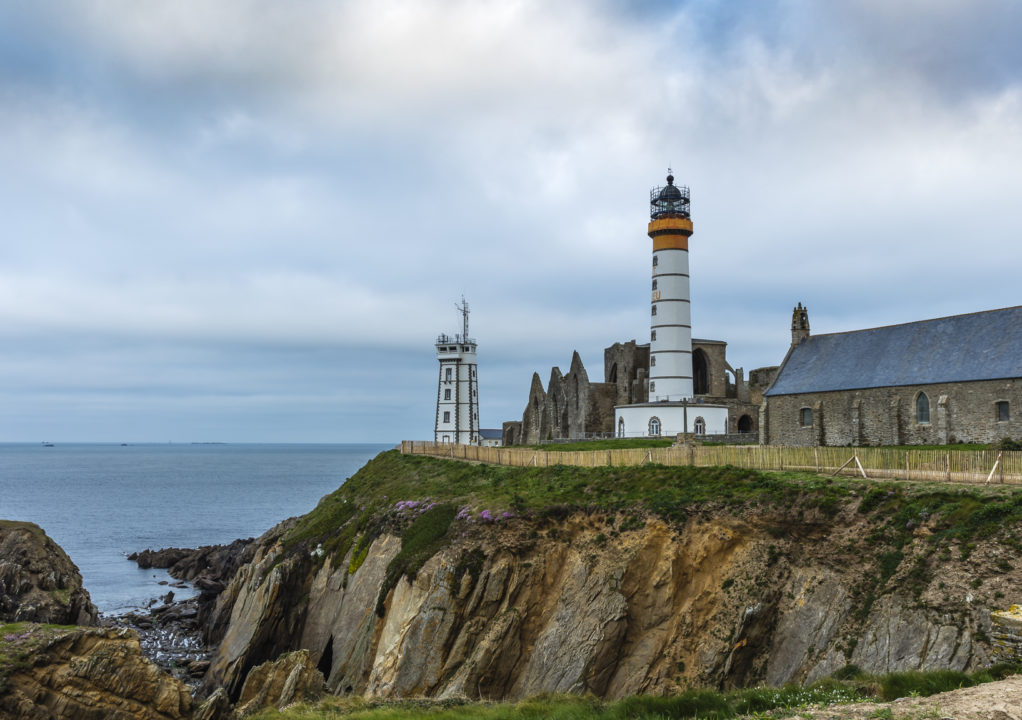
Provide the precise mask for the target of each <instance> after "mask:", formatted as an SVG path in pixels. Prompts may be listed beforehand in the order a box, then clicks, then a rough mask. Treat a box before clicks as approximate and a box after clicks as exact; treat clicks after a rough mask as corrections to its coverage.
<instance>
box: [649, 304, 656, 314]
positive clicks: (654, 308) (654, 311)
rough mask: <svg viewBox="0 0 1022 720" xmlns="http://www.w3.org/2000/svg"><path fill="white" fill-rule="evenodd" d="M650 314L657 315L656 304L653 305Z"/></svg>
mask: <svg viewBox="0 0 1022 720" xmlns="http://www.w3.org/2000/svg"><path fill="white" fill-rule="evenodd" d="M650 314H651V315H656V305H654V306H653V311H652V312H651V313H650Z"/></svg>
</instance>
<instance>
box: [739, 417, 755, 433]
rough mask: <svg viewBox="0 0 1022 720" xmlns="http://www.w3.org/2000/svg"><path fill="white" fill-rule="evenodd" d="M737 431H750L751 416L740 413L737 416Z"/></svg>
mask: <svg viewBox="0 0 1022 720" xmlns="http://www.w3.org/2000/svg"><path fill="white" fill-rule="evenodd" d="M738 432H740V433H748V432H752V418H751V417H749V416H748V415H742V416H741V417H740V418H738Z"/></svg>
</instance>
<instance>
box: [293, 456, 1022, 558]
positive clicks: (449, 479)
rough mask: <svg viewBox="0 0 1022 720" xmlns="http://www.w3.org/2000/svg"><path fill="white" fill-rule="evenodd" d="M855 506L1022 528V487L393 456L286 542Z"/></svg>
mask: <svg viewBox="0 0 1022 720" xmlns="http://www.w3.org/2000/svg"><path fill="white" fill-rule="evenodd" d="M853 505H857V506H858V510H859V512H861V513H868V514H871V515H873V516H877V517H878V518H880V519H885V520H886V521H889V522H890V523H892V527H893V526H898V525H899V524H900V526H901V527H903V528H904V527H908V528H909V529H911V527H912V526H913V525H918V524H919V523H920V522H924V521H925V522H928V523H929V524H930V526H931V527H934V528H935V530H936V531H937V532H938V533H939V534H941V535H951V536H954V537H966V536H970V537H971V536H973V535H976V534H981V535H986V534H990V533H992V532H995V531H996V530H997V529H998V528H1001V527H1004V526H1007V525H1014V524H1015V523H1017V522H1019V521H1020V520H1022V490H1010V489H1007V488H1003V487H1001V488H980V487H975V488H974V487H967V486H961V485H954V486H952V485H938V484H932V483H930V484H918V483H904V482H897V483H892V482H886V483H881V482H872V481H865V480H855V479H847V478H827V477H822V476H819V475H815V474H812V473H793V472H762V471H757V470H748V469H744V468H736V467H687V466H681V467H677V466H671V467H668V466H663V465H643V466H636V467H597V468H578V467H569V466H553V467H527V468H517V467H503V466H496V465H484V464H473V463H467V462H461V461H455V460H441V459H436V458H430V457H423V456H412V455H402V454H401V453H400V452H399V451H397V450H391V451H388V452H384V453H381V454H380V455H378V456H377V457H375V458H374V459H372V460H371V461H369V462H368V463H366V465H365V466H363V467H362V468H361V469H360V470H359V471H358V472H357V473H356V474H355V475H354V476H352V477H351V478H350V479H348V481H347V482H345V483H344V484H343V485H342V486H341V487H339V488H338V489H337V490H335V491H334V492H332V493H330V494H329V495H327V496H325V497H324V498H323V499H322V500H321V501H320V503H319V504H318V505H317V506H316V508H315V509H314V510H312V511H311V512H310V513H308V514H307V515H305V516H303V517H301V518H299V519H298V521H297V523H296V524H295V525H294V526H293V527H292V528H291V529H290V530H289V531H288V532H287V534H286V535H285V537H284V541H285V544H287V545H294V544H296V543H299V542H301V541H304V540H316V539H323V538H328V537H331V536H333V535H335V534H336V533H338V532H339V531H341V530H342V529H343V528H346V527H351V528H354V529H353V533H354V534H360V533H362V532H363V531H364V530H365V529H366V528H367V527H370V526H371V525H373V521H374V518H379V517H381V516H384V515H386V516H389V517H390V518H392V519H396V520H397V521H398V524H399V525H400V521H401V520H402V519H404V520H410V519H413V518H415V517H418V516H420V515H421V514H423V513H424V512H426V511H432V510H434V509H436V508H439V507H441V506H442V507H445V508H453V509H454V512H456V513H457V516H456V518H457V519H459V520H465V521H470V522H472V521H474V522H484V523H489V522H501V521H503V520H508V519H511V518H515V517H532V518H535V517H540V518H549V517H555V518H559V517H566V516H567V515H568V514H570V513H571V512H575V511H584V512H589V513H600V514H605V515H607V516H610V517H615V516H624V517H625V521H626V522H627V521H628V518H644V517H648V516H650V515H653V516H657V517H659V518H661V519H662V520H664V521H665V522H667V523H669V524H675V525H681V524H683V523H684V522H685V521H686V520H687V519H688V518H689V517H691V516H693V515H698V514H700V513H707V512H716V511H721V510H731V511H736V510H737V509H738V508H743V509H751V510H755V511H756V512H757V513H762V514H764V515H770V514H774V515H785V516H787V517H791V516H793V515H796V514H797V515H798V516H799V517H802V516H803V515H804V514H807V513H810V514H811V516H812V517H814V518H823V519H824V520H826V519H827V518H833V517H834V516H836V515H837V514H838V513H840V512H841V511H842V510H843V509H846V508H850V507H851V506H853ZM454 512H450V513H449V514H451V515H452V516H453V515H454ZM353 520H354V521H355V522H354V523H352V522H351V521H353ZM353 536H354V535H353Z"/></svg>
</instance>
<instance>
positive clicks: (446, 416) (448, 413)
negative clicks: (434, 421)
mask: <svg viewBox="0 0 1022 720" xmlns="http://www.w3.org/2000/svg"><path fill="white" fill-rule="evenodd" d="M450 421H451V413H450V411H448V412H445V413H444V422H445V423H449V422H450Z"/></svg>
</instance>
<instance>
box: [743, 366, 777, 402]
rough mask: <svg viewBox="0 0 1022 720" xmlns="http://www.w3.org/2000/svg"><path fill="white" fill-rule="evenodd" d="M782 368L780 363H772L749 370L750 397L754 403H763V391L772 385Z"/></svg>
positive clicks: (750, 400)
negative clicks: (768, 365)
mask: <svg viewBox="0 0 1022 720" xmlns="http://www.w3.org/2000/svg"><path fill="white" fill-rule="evenodd" d="M779 369H780V366H778V365H771V366H770V367H761V368H756V369H755V370H750V371H749V381H748V388H749V399H748V402H750V403H751V404H753V405H760V404H762V403H763V393H764V392H766V389H767V388H768V387H770V383H772V382H773V381H774V378H775V377H777V371H778V370H779Z"/></svg>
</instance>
